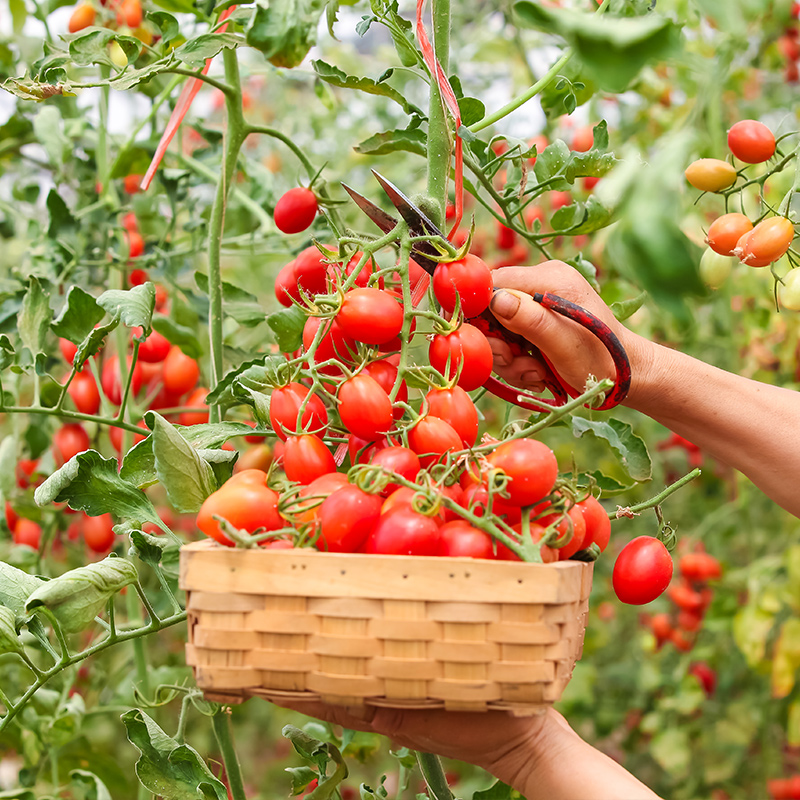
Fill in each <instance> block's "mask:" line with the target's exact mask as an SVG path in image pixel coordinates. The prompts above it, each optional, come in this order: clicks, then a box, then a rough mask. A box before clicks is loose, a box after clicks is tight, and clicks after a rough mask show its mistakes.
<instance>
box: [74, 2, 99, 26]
mask: <svg viewBox="0 0 800 800" xmlns="http://www.w3.org/2000/svg"><path fill="white" fill-rule="evenodd" d="M95 16H96V12H95V10H94V6H93V5H92V4H91V3H78V5H77V6H75V10H74V11H73V12H72V16H70V18H69V22H68V23H67V30H68V31H69V32H70V33H77V32H78V31H82V30H83V29H84V28H90V27H91V26H92V25H94V20H95Z"/></svg>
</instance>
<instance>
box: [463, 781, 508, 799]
mask: <svg viewBox="0 0 800 800" xmlns="http://www.w3.org/2000/svg"><path fill="white" fill-rule="evenodd" d="M513 797H514V791H513V789H512V788H511V787H510V786H508V785H506V784H505V783H503V782H502V781H497V782H496V783H493V784H492V785H491V786H490V787H489V788H488V789H483V790H482V791H478V792H475V793H474V794H473V795H472V800H512V798H513Z"/></svg>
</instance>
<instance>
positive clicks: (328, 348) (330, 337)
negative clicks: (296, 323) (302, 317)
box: [303, 317, 356, 375]
mask: <svg viewBox="0 0 800 800" xmlns="http://www.w3.org/2000/svg"><path fill="white" fill-rule="evenodd" d="M320 325H324V326H325V333H324V334H323V336H322V340H321V341H320V343H319V346H318V347H317V350H316V353H315V354H314V361H315V362H316V363H317V364H319V363H321V362H323V361H330V360H331V359H337V360H339V361H344V362H345V363H346V364H349V363H352V361H353V354H355V352H356V344H355V342H354V341H353V339H352V338H350V337H349V336H347V335H346V334H345V332H344V330H342V327H341V326H340V325H339V323H338V322H337V321H336V320H335V319H334V320H324V319H322V318H321V317H309V318H308V319H307V320H306V322H305V325H304V326H303V351H304V352H307V351H308V349H309V348H310V347H311V344H312V343H313V341H314V337H315V336H316V335H317V331H318V330H319V327H320ZM322 372H324V373H325V374H326V375H336V374H341V370H338V369H337V368H336V367H334V366H327V367H323V369H322Z"/></svg>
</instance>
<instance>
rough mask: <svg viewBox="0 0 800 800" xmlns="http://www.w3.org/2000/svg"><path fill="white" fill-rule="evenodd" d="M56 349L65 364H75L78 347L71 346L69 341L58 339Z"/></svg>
mask: <svg viewBox="0 0 800 800" xmlns="http://www.w3.org/2000/svg"><path fill="white" fill-rule="evenodd" d="M58 349H59V350H60V351H61V355H62V356H64V360H65V361H66V362H67V364H73V363H74V362H75V356H76V355H77V354H78V345H76V344H73V343H72V342H71V341H70V340H69V339H59V340H58Z"/></svg>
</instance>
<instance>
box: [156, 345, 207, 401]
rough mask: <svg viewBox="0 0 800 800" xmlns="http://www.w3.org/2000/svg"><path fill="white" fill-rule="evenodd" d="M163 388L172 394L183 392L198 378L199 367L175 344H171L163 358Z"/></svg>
mask: <svg viewBox="0 0 800 800" xmlns="http://www.w3.org/2000/svg"><path fill="white" fill-rule="evenodd" d="M163 374H164V388H165V389H166V390H167V391H168V392H170V393H172V394H177V395H181V394H185V393H186V392H188V391H190V390H191V389H194V387H195V386H196V385H197V381H198V379H199V378H200V367H199V366H198V365H197V362H196V361H195V360H194V359H193V358H191V357H189V356H187V355H186V354H185V353H184V352H183V351H182V350H181V349H180V347H178V346H177V345H173V347H172V348H171V349H170V351H169V353H168V354H167V357H166V358H165V359H164V373H163Z"/></svg>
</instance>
